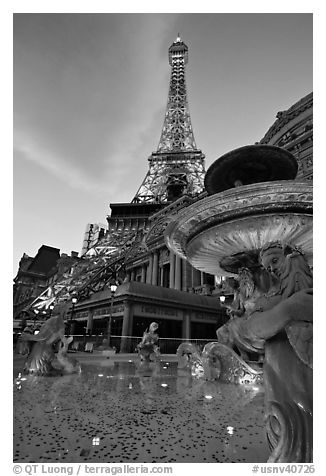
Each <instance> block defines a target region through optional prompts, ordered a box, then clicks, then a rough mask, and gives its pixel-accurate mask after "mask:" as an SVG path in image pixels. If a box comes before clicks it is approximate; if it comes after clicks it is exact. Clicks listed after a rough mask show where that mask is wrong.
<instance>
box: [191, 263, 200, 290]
mask: <svg viewBox="0 0 326 476" xmlns="http://www.w3.org/2000/svg"><path fill="white" fill-rule="evenodd" d="M197 286H200V271H198V269H195V268H193V269H192V287H193V288H195V287H197Z"/></svg>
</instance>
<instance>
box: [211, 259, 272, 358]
mask: <svg viewBox="0 0 326 476" xmlns="http://www.w3.org/2000/svg"><path fill="white" fill-rule="evenodd" d="M265 273H266V271H262V270H261V269H260V268H256V269H255V268H253V269H248V268H246V267H243V268H240V269H239V271H238V280H237V281H236V282H235V284H234V286H233V288H234V299H233V302H232V303H231V304H226V305H223V304H221V305H222V306H224V307H226V308H227V310H228V313H229V315H230V321H229V322H227V323H226V324H224V326H222V327H220V328H219V329H217V331H216V335H217V339H218V341H219V342H220V343H221V344H224V345H226V346H228V347H230V348H231V349H233V350H236V352H237V353H238V354H240V356H241V357H242V359H243V360H245V361H246V362H247V361H249V354H248V352H251V351H252V349H244V348H243V347H241V346H238V345H237V342H236V341H235V339H234V338H233V334H232V330H231V327H230V322H231V321H232V320H233V319H235V318H236V317H242V316H245V317H247V318H248V317H249V316H250V315H251V314H252V313H253V312H254V311H256V310H257V302H259V301H260V300H261V298H263V296H264V295H265V292H266V290H267V289H268V288H269V287H270V286H272V289H273V281H272V279H267V278H266V274H265ZM236 283H238V285H236ZM261 354H263V349H261Z"/></svg>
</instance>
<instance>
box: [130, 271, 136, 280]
mask: <svg viewBox="0 0 326 476" xmlns="http://www.w3.org/2000/svg"><path fill="white" fill-rule="evenodd" d="M130 281H135V270H134V269H132V270H131V274H130Z"/></svg>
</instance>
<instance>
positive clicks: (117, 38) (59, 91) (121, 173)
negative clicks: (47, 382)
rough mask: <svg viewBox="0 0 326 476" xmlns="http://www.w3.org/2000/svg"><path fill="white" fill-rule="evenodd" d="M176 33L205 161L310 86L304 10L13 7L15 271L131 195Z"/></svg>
mask: <svg viewBox="0 0 326 476" xmlns="http://www.w3.org/2000/svg"><path fill="white" fill-rule="evenodd" d="M178 33H180V36H181V38H182V39H183V40H184V42H185V43H186V44H187V45H188V47H189V63H188V65H187V69H186V80H187V90H188V100H189V107H190V114H191V119H192V125H193V129H194V135H195V140H196V143H197V147H198V148H199V149H201V150H202V151H203V153H204V154H205V155H206V169H207V168H208V167H209V165H210V164H211V163H212V162H213V161H214V160H215V159H217V158H218V157H220V156H221V155H222V154H224V153H225V152H227V151H229V150H232V149H234V148H236V147H240V146H243V145H247V144H252V143H254V142H256V141H259V140H260V139H261V138H262V137H263V136H264V134H265V132H266V131H267V129H268V128H269V127H270V126H271V125H272V123H273V122H274V120H275V116H276V113H277V112H278V111H280V110H285V109H287V108H289V107H290V106H291V105H292V104H293V103H295V102H296V101H298V100H299V99H300V98H302V97H303V96H305V95H306V94H308V93H309V92H311V91H312V87H313V86H312V59H313V56H312V14H299V13H290V14H285V13H280V14H272V13H270V14H249V13H247V14H219V13H209V14H174V13H171V14H142V13H139V14H113V13H112V14H110V13H107V14H77V13H75V14H15V15H14V248H13V260H14V261H13V267H14V269H13V273H14V274H16V272H17V269H18V262H19V259H20V258H21V256H22V255H23V253H24V252H25V253H27V254H28V255H29V256H34V255H35V254H36V252H37V250H38V248H39V247H40V246H41V245H42V244H46V245H50V246H54V247H56V248H60V250H61V252H66V253H70V252H71V251H72V250H75V251H78V252H80V251H81V246H82V240H83V234H84V231H85V227H86V224H87V223H90V222H92V223H97V222H100V223H106V219H105V218H106V215H107V214H108V213H109V204H110V203H117V202H130V201H131V200H132V199H133V197H134V195H135V193H136V191H137V189H138V187H139V186H140V184H141V182H142V180H143V179H144V177H145V174H146V172H147V170H148V162H147V158H148V157H149V156H150V154H151V153H152V152H153V151H155V150H156V148H157V146H158V142H159V138H160V134H161V129H162V125H163V118H164V113H165V107H166V102H167V95H168V88H169V77H170V66H169V64H168V48H169V46H170V45H171V43H172V42H173V41H174V40H175V39H176V37H177V34H178Z"/></svg>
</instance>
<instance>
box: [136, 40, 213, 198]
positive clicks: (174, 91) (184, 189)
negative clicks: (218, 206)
mask: <svg viewBox="0 0 326 476" xmlns="http://www.w3.org/2000/svg"><path fill="white" fill-rule="evenodd" d="M187 63H188V47H187V45H186V44H185V43H184V42H183V41H182V40H181V38H180V36H179V35H178V37H177V39H176V40H175V41H174V42H173V43H172V45H171V46H170V48H169V64H170V65H171V78H170V86H169V95H168V102H167V107H166V112H165V117H164V123H163V129H162V133H161V138H160V141H159V145H158V148H157V151H156V152H153V153H152V155H151V156H150V157H149V159H148V160H149V171H148V172H147V175H146V177H145V179H144V181H143V183H142V184H141V186H140V187H139V189H138V191H137V193H136V195H135V197H134V199H133V202H134V203H144V202H147V203H169V202H173V201H174V200H176V199H177V198H179V197H180V196H182V195H184V194H186V195H189V196H196V195H198V194H199V193H200V192H202V191H203V189H204V185H203V184H204V176H205V165H204V158H205V156H204V154H203V153H202V152H201V150H198V149H197V146H196V143H195V138H194V134H193V130H192V125H191V119H190V113H189V107H188V100H187V89H186V80H185V66H186V64H187Z"/></svg>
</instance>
